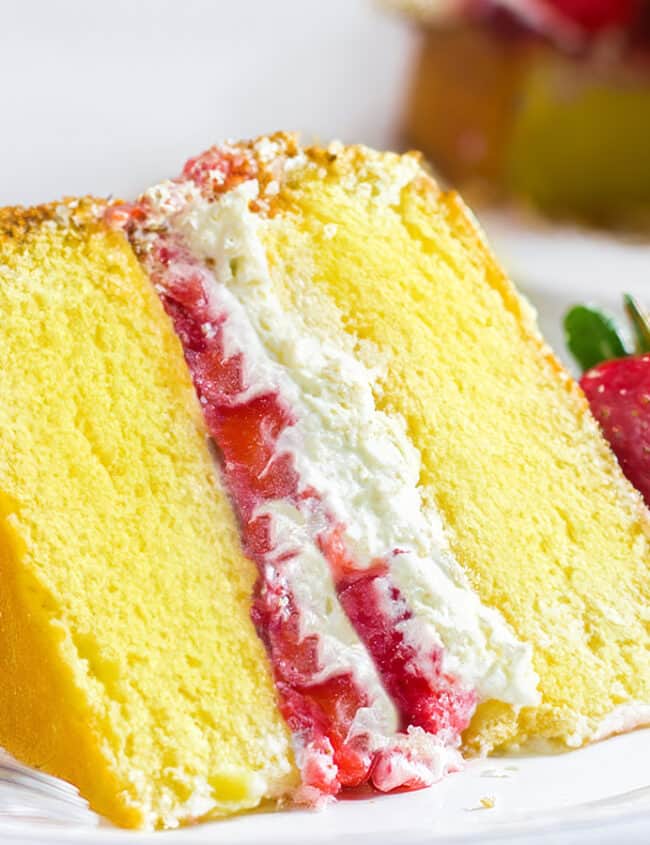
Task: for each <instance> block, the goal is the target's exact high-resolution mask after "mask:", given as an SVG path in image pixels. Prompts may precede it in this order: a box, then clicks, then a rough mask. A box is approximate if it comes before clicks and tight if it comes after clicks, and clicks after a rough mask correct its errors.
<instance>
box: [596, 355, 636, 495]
mask: <svg viewBox="0 0 650 845" xmlns="http://www.w3.org/2000/svg"><path fill="white" fill-rule="evenodd" d="M580 386H581V387H582V389H583V390H584V392H585V395H586V397H587V399H588V400H589V405H590V406H591V410H592V413H593V415H594V416H595V417H596V419H597V420H598V422H599V423H600V427H601V428H602V430H603V434H604V435H605V437H606V438H607V440H609V442H610V444H611V447H612V449H613V450H614V453H615V454H616V457H617V458H618V462H619V464H620V465H621V469H622V470H623V472H624V473H625V475H626V476H627V477H628V478H629V479H630V481H631V482H632V484H634V486H635V487H636V488H637V490H639V491H640V492H641V493H642V495H643V498H644V499H645V501H646V504H647V505H648V506H650V355H637V356H632V357H630V358H618V359H617V360H615V361H605V362H604V363H602V364H598V365H597V366H596V367H594V368H593V369H591V370H588V371H587V372H586V373H585V374H584V375H583V377H582V378H581V379H580Z"/></svg>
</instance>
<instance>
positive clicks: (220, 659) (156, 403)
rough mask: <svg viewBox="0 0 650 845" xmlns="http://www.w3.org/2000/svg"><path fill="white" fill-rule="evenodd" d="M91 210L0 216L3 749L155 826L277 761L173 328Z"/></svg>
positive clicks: (206, 804)
mask: <svg viewBox="0 0 650 845" xmlns="http://www.w3.org/2000/svg"><path fill="white" fill-rule="evenodd" d="M102 211H103V208H102V207H101V206H100V205H98V204H96V203H93V202H91V201H84V202H82V203H80V204H77V203H74V202H73V203H65V204H61V205H52V206H45V207H42V208H36V209H33V210H30V211H24V210H21V209H5V210H4V211H2V212H0V350H1V352H0V354H1V360H2V366H1V367H0V393H1V394H2V397H3V400H2V403H0V430H1V431H2V442H3V448H2V450H1V452H0V677H1V678H2V683H0V746H4V747H5V748H6V749H7V750H8V751H9V752H11V753H12V754H13V755H14V756H16V757H18V758H20V760H22V761H23V762H25V763H28V764H29V765H31V766H37V767H40V768H42V769H45V770H46V771H48V772H51V773H52V774H55V775H57V776H59V777H63V778H66V779H68V780H70V781H71V782H73V783H74V784H75V785H77V786H78V787H79V788H80V790H81V792H82V794H83V795H84V797H86V798H87V799H89V800H90V802H91V804H92V807H93V808H94V809H95V810H97V811H98V812H99V813H102V814H104V815H105V816H107V817H108V818H110V819H111V820H112V821H114V822H116V823H117V824H121V825H126V826H134V827H139V826H144V827H151V826H168V827H173V826H175V825H177V824H178V823H179V822H184V821H191V820H193V819H197V818H200V817H202V816H205V815H220V814H224V813H230V812H234V811H237V810H241V809H245V808H247V807H252V806H255V805H257V804H258V803H259V802H260V800H262V799H263V798H265V797H273V796H276V795H278V794H282V793H284V792H286V790H287V789H288V788H290V787H291V786H292V785H293V784H294V783H295V780H296V778H295V768H294V764H293V757H292V752H291V749H290V741H289V734H288V731H287V729H286V726H285V724H284V721H283V720H282V718H281V716H280V714H279V712H278V710H277V706H276V696H275V690H274V688H273V684H272V681H271V673H270V671H269V666H268V661H267V659H266V655H265V652H264V647H263V645H262V643H261V642H260V641H259V639H258V637H257V636H256V634H255V631H254V628H253V625H252V623H251V621H250V618H249V605H250V593H251V590H252V588H253V582H254V577H255V576H254V567H253V565H252V564H251V563H250V562H249V561H248V560H247V559H246V558H245V557H244V555H243V553H242V550H241V545H240V541H239V537H238V532H237V528H236V524H235V520H234V518H233V514H232V511H231V508H230V506H229V503H228V501H227V499H226V497H225V495H224V493H223V488H222V486H221V484H220V482H219V480H218V478H217V475H216V473H215V469H214V464H213V459H212V456H211V454H210V450H209V448H208V443H207V437H206V432H205V426H204V423H203V420H202V417H201V412H200V409H199V403H198V402H197V400H196V397H195V395H194V392H193V390H192V385H191V381H190V378H189V374H188V371H187V367H186V366H185V363H184V361H183V355H182V351H181V346H180V343H179V342H178V340H177V338H176V337H175V335H174V332H173V330H172V326H171V323H170V321H169V319H168V317H167V316H166V315H165V313H164V311H163V309H162V307H161V305H160V303H159V302H158V299H157V297H156V294H155V292H154V289H153V287H152V286H151V284H150V282H149V280H148V279H147V277H146V276H145V274H144V273H143V272H142V270H141V268H140V267H139V265H138V262H137V260H136V258H135V256H134V254H133V252H132V250H131V249H130V247H129V245H128V243H127V241H126V240H125V238H124V237H123V236H122V235H121V234H119V233H116V232H112V231H110V230H109V229H108V227H107V226H105V225H104V224H102V223H101V222H98V221H97V219H96V218H97V217H98V216H101V213H102Z"/></svg>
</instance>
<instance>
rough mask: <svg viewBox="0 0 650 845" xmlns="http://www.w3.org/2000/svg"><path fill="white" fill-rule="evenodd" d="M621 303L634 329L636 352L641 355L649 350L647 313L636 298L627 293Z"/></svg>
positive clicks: (649, 339)
mask: <svg viewBox="0 0 650 845" xmlns="http://www.w3.org/2000/svg"><path fill="white" fill-rule="evenodd" d="M623 305H624V307H625V313H626V314H627V316H628V319H629V320H630V322H631V323H632V328H633V329H634V338H635V341H636V352H637V354H638V355H643V354H644V353H646V352H650V324H649V323H648V315H647V313H646V312H645V311H643V310H642V308H641V307H640V306H639V303H638V302H637V301H636V299H634V297H633V296H630V294H629V293H626V294H624V295H623Z"/></svg>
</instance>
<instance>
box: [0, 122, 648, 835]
mask: <svg viewBox="0 0 650 845" xmlns="http://www.w3.org/2000/svg"><path fill="white" fill-rule="evenodd" d="M0 222H1V223H2V233H3V235H2V241H1V242H0V254H1V255H2V264H1V269H0V273H1V274H2V285H1V286H0V291H1V292H2V297H0V314H1V315H2V318H3V319H2V320H0V348H2V349H4V350H6V359H5V360H6V362H7V365H6V366H5V367H3V369H2V372H1V373H0V384H1V385H2V389H3V391H4V395H5V396H7V397H9V398H10V400H11V401H7V402H6V403H5V404H4V405H3V409H2V412H1V413H2V415H3V416H2V428H3V430H4V431H6V432H8V440H7V444H8V446H7V448H6V450H5V457H4V463H2V462H0V491H1V493H0V504H1V505H2V508H1V510H0V513H1V515H2V521H1V522H0V526H1V527H2V533H1V534H0V540H1V544H0V549H1V550H2V555H3V557H2V558H1V560H2V564H3V570H4V574H5V575H6V577H4V578H3V579H0V610H1V611H3V612H2V613H0V672H1V674H2V677H3V684H2V685H1V686H0V745H4V746H5V747H6V748H7V750H8V751H9V752H11V753H13V754H14V755H15V756H17V757H19V758H20V759H21V760H23V761H25V762H26V763H29V764H30V765H34V766H38V767H42V768H44V769H45V770H47V771H49V772H51V773H52V774H55V775H58V776H63V777H66V778H68V779H70V780H71V781H73V782H74V783H75V784H76V785H78V786H79V788H80V789H81V792H82V794H83V795H84V796H85V797H87V798H88V799H89V801H90V802H91V805H92V806H93V807H94V808H95V809H97V810H98V811H100V812H102V813H104V814H105V815H107V816H108V817H109V818H110V819H111V820H113V821H115V822H117V823H118V824H122V825H126V826H133V827H147V826H148V827H152V826H157V827H171V826H174V825H177V824H182V823H188V822H191V821H195V820H197V819H201V818H210V817H216V816H219V815H224V814H227V813H230V812H238V811H241V810H243V809H248V808H251V807H254V806H258V805H260V804H261V803H262V802H265V801H275V802H278V801H292V802H298V803H303V804H307V805H310V806H320V805H322V804H323V803H326V802H327V801H329V800H331V799H332V798H333V797H334V796H336V795H338V794H340V793H341V791H342V790H344V789H347V788H351V787H357V786H363V785H366V786H370V787H372V788H374V789H375V790H377V791H380V792H389V791H392V790H395V789H417V788H421V787H425V786H429V785H431V784H433V783H434V782H435V781H437V780H438V779H439V778H441V777H442V776H443V775H445V774H446V773H448V772H451V771H454V770H457V769H458V768H459V767H460V766H461V765H462V759H463V754H464V753H465V754H472V753H488V752H490V751H492V750H494V749H504V748H508V749H510V748H519V747H521V746H523V745H525V744H526V743H527V742H529V741H530V740H536V741H539V740H543V741H544V742H546V743H548V744H549V746H551V747H556V748H567V747H569V748H572V747H577V746H579V745H581V744H583V743H586V742H589V741H592V740H596V739H600V738H603V737H605V736H607V735H609V734H611V733H615V732H618V731H621V730H627V729H631V728H633V727H636V726H638V725H641V724H645V723H646V722H648V721H650V663H649V661H648V648H647V646H648V634H647V607H648V601H649V599H650V595H649V592H650V579H648V568H649V566H650V549H649V545H648V540H649V538H648V521H647V511H646V510H645V507H644V505H643V502H642V500H641V498H640V496H639V495H638V493H637V492H636V491H635V490H634V489H633V488H632V486H631V485H630V484H629V483H628V481H627V480H626V479H625V477H624V476H623V474H622V472H621V470H620V468H619V466H618V464H617V462H616V460H615V458H614V456H613V455H612V453H611V452H610V450H609V449H608V447H607V445H606V443H605V442H604V440H603V438H602V436H601V434H600V432H599V429H598V426H597V424H596V422H595V420H594V419H593V417H592V416H591V414H590V412H589V409H588V406H587V403H586V401H585V398H584V395H583V394H582V393H581V391H580V390H579V389H578V387H577V386H576V384H575V383H574V382H573V381H572V379H571V378H570V377H569V375H568V374H567V373H566V372H565V371H564V370H563V369H562V367H561V366H560V365H559V363H558V362H557V360H556V359H555V358H554V357H553V355H552V353H551V352H550V350H549V349H548V348H547V347H546V345H545V344H544V342H543V340H542V339H541V337H540V335H539V333H538V331H537V328H536V326H535V323H534V319H533V316H532V314H531V313H530V311H529V309H528V307H527V306H526V305H525V303H524V302H523V301H522V300H521V299H520V298H519V296H518V295H517V293H516V291H515V290H514V288H513V286H512V285H511V284H510V282H509V281H508V280H507V279H506V277H505V276H504V274H503V272H502V270H501V269H500V268H499V266H498V264H497V263H496V261H495V259H494V258H493V256H492V254H491V253H490V251H489V249H488V247H487V246H486V244H485V241H484V239H483V235H482V233H481V232H480V231H479V230H478V229H477V227H476V224H475V222H474V221H473V218H472V217H471V215H470V214H469V212H468V211H467V209H466V208H465V206H464V205H463V203H462V202H461V201H460V200H459V198H458V197H457V195H455V194H453V193H444V192H442V191H441V190H440V189H439V188H438V186H437V185H436V184H435V182H434V181H433V180H432V179H431V177H430V176H429V175H428V173H427V171H426V170H425V169H424V168H423V167H422V165H421V162H420V158H419V157H418V156H417V155H414V154H409V155H405V156H399V155H396V154H393V153H379V152H375V151H373V150H370V149H367V148H365V147H360V146H352V147H345V146H343V145H341V144H336V143H335V144H331V145H330V146H329V147H326V148H318V147H309V148H302V147H301V146H300V145H299V143H298V141H297V139H296V138H295V137H294V136H292V135H287V134H278V135H274V136H270V137H262V138H259V139H257V140H255V141H251V142H242V143H226V144H223V145H222V146H218V147H213V148H211V149H209V150H207V151H206V152H205V153H203V154H201V155H199V156H197V157H195V158H193V159H190V160H189V161H188V162H187V164H186V165H185V167H184V169H183V171H182V173H181V174H180V175H179V176H178V177H176V178H174V179H171V180H168V181H164V182H161V183H159V184H157V185H154V186H152V187H151V188H150V189H149V190H147V191H146V192H145V193H144V194H143V195H142V196H141V197H140V198H139V199H138V200H137V201H135V202H133V203H130V204H114V205H109V206H106V205H105V204H101V203H95V202H92V201H86V202H84V203H82V204H81V205H79V206H78V205H77V204H75V203H68V204H62V205H59V206H50V207H44V208H40V209H34V210H31V211H28V212H25V211H22V210H16V209H8V210H6V211H5V212H3V215H2V217H1V218H0ZM26 362H28V365H27V364H26ZM26 369H27V370H28V371H29V374H30V375H29V378H28V379H26V378H25V371H26ZM35 409H39V410H40V409H44V410H43V412H41V413H35ZM39 467H47V469H48V471H47V472H42V471H39ZM43 666H45V667H47V671H46V673H45V674H41V675H39V671H38V670H39V667H43ZM46 689H51V690H54V691H55V692H56V694H51V695H49V694H46ZM70 747H74V748H78V749H79V753H78V754H77V755H75V758H74V760H73V761H71V760H70V755H69V748H70Z"/></svg>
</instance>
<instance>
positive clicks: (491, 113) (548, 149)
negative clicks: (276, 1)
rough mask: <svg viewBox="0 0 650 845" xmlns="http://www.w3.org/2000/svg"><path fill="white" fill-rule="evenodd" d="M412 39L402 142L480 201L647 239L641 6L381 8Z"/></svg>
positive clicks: (532, 0)
mask: <svg viewBox="0 0 650 845" xmlns="http://www.w3.org/2000/svg"><path fill="white" fill-rule="evenodd" d="M388 5H389V6H391V7H394V8H398V9H400V10H402V11H404V12H406V14H407V15H408V17H409V18H410V19H411V20H412V21H413V22H414V23H415V24H416V26H417V28H418V30H419V43H418V47H417V52H416V56H415V60H414V65H413V70H412V75H411V80H410V83H409V89H408V92H407V95H406V100H405V105H404V109H403V123H402V131H403V135H404V140H405V142H406V143H408V144H412V145H414V146H416V147H418V148H420V149H422V150H423V151H424V152H425V153H426V154H427V155H428V156H429V157H430V158H431V160H432V161H433V163H434V165H436V167H438V168H439V169H440V172H441V174H442V175H444V176H445V177H447V178H448V179H450V180H451V181H452V182H453V183H454V184H456V185H459V186H461V187H463V188H465V189H467V190H471V191H472V193H473V196H476V197H477V198H481V199H483V200H486V199H489V200H495V199H500V200H503V199H504V198H512V197H514V198H516V199H518V200H519V201H523V202H525V203H528V204H530V205H532V206H534V207H536V208H537V209H540V210H542V211H544V212H547V213H550V214H552V215H556V216H574V217H578V218H579V219H582V220H587V221H590V222H595V223H598V224H606V225H615V226H620V225H631V226H634V227H641V228H643V229H645V228H646V227H647V225H648V221H649V220H650V176H649V175H648V174H650V152H649V146H648V144H647V138H648V137H649V136H650V3H648V0H521V2H519V0H446V1H445V0H388Z"/></svg>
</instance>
